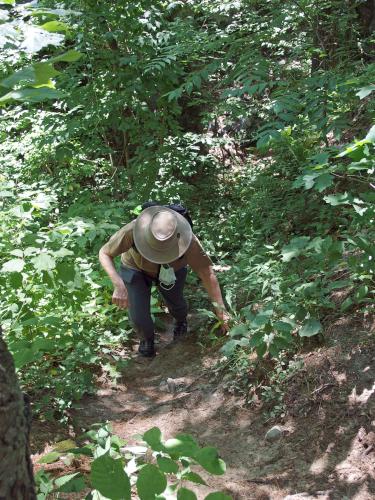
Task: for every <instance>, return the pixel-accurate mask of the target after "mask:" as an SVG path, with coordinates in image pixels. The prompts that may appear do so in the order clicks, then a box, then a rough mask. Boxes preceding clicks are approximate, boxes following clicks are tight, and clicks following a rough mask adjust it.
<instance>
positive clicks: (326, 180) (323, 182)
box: [314, 173, 333, 193]
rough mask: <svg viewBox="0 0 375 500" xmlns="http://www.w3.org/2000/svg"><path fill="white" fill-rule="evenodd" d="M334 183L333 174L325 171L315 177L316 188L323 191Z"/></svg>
mask: <svg viewBox="0 0 375 500" xmlns="http://www.w3.org/2000/svg"><path fill="white" fill-rule="evenodd" d="M332 184H333V175H331V174H328V173H325V174H322V175H320V176H319V177H317V178H316V179H315V184H314V189H316V190H317V191H319V193H321V192H322V191H324V190H325V189H327V188H328V187H330V186H332Z"/></svg>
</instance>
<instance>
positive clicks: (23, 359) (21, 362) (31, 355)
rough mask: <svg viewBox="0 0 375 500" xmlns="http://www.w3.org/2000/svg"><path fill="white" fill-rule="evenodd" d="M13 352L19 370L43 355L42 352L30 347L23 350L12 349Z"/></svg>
mask: <svg viewBox="0 0 375 500" xmlns="http://www.w3.org/2000/svg"><path fill="white" fill-rule="evenodd" d="M12 353H13V359H14V364H15V366H16V368H17V370H19V369H20V368H22V367H23V366H25V365H27V364H29V363H32V362H33V361H36V360H37V359H39V358H40V357H41V353H37V352H35V351H34V350H33V349H28V348H25V349H22V350H21V351H15V352H14V351H12Z"/></svg>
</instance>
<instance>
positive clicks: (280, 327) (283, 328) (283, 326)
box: [273, 321, 293, 333]
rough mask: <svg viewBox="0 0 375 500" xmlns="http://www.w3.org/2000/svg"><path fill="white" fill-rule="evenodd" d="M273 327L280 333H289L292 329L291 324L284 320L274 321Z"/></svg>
mask: <svg viewBox="0 0 375 500" xmlns="http://www.w3.org/2000/svg"><path fill="white" fill-rule="evenodd" d="M273 327H274V328H275V329H276V330H277V331H278V332H281V333H290V332H291V331H292V330H293V325H291V324H290V323H287V322H286V321H275V323H274V324H273Z"/></svg>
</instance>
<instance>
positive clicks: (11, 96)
mask: <svg viewBox="0 0 375 500" xmlns="http://www.w3.org/2000/svg"><path fill="white" fill-rule="evenodd" d="M63 96H64V94H63V93H62V92H60V91H58V90H54V89H50V88H48V87H41V88H37V89H21V90H13V91H12V92H8V93H7V94H5V95H3V96H2V97H1V98H0V104H1V103H2V104H6V103H8V102H11V101H20V102H31V103H35V102H42V101H47V100H49V99H59V98H61V97H63Z"/></svg>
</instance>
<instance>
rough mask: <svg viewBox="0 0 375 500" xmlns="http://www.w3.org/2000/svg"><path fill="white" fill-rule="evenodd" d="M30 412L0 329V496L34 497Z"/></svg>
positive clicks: (8, 499) (24, 499)
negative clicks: (30, 446)
mask: <svg viewBox="0 0 375 500" xmlns="http://www.w3.org/2000/svg"><path fill="white" fill-rule="evenodd" d="M30 422H31V413H30V405H29V402H28V399H27V398H26V397H24V396H23V394H22V392H21V390H20V387H19V385H18V380H17V377H16V372H15V368H14V362H13V359H12V356H11V354H10V353H9V351H8V348H7V346H6V344H5V342H4V341H3V339H2V337H1V329H0V500H34V499H36V495H35V490H34V480H33V470H32V465H31V460H30V450H29V431H30Z"/></svg>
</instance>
